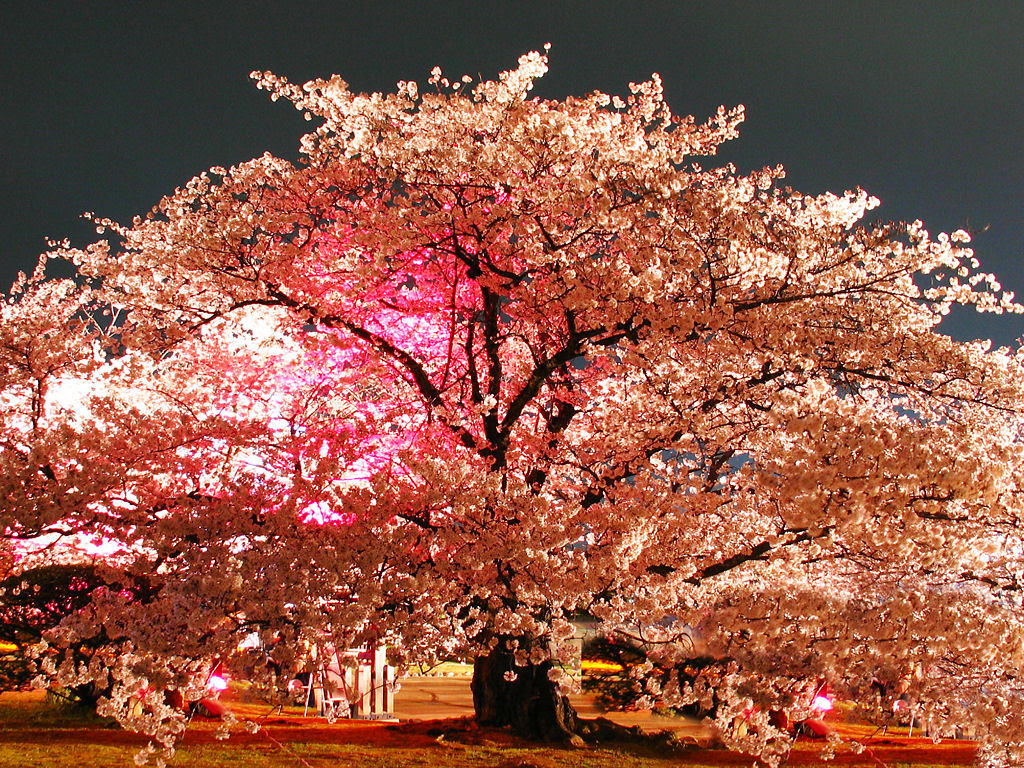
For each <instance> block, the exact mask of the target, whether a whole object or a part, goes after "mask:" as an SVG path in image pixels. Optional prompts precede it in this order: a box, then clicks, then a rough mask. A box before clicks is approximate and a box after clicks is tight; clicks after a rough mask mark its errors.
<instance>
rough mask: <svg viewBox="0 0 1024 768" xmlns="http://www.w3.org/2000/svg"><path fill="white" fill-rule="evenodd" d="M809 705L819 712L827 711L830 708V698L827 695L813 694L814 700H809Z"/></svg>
mask: <svg viewBox="0 0 1024 768" xmlns="http://www.w3.org/2000/svg"><path fill="white" fill-rule="evenodd" d="M811 707H812V708H814V709H816V710H818V711H819V712H828V711H829V710H830V709H832V700H831V699H830V698H828V696H815V697H814V701H812V702H811Z"/></svg>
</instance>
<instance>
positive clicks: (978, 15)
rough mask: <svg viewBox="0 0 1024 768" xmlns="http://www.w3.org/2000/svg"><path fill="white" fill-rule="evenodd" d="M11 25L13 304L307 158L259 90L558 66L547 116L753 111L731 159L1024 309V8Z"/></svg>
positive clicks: (332, 13)
mask: <svg viewBox="0 0 1024 768" xmlns="http://www.w3.org/2000/svg"><path fill="white" fill-rule="evenodd" d="M12 5H13V4H12V3H7V4H5V8H6V10H4V11H2V12H0V30H2V31H0V36H2V39H0V43H2V45H0V62H2V64H0V66H2V83H3V85H2V91H0V98H2V99H3V108H2V110H0V120H2V123H0V138H2V142H0V153H2V154H0V162H2V170H3V181H4V184H3V186H2V191H0V195H2V205H0V231H2V232H3V234H4V245H3V251H2V259H0V283H2V284H3V286H4V287H6V286H7V285H9V284H10V282H11V280H13V278H14V275H15V273H16V272H17V271H18V270H19V269H23V270H31V268H32V267H33V266H34V264H35V260H36V255H37V254H38V253H39V252H40V251H41V250H44V248H45V238H46V237H54V238H63V237H70V238H71V239H72V241H73V242H75V243H76V244H80V245H81V244H85V243H86V242H88V241H89V240H91V239H92V237H93V234H92V230H91V228H90V227H89V226H88V225H87V224H85V223H84V222H82V221H81V220H80V219H79V218H78V217H79V215H80V214H81V213H82V212H83V211H86V210H91V211H95V212H96V213H97V214H99V215H103V216H110V217H112V218H115V219H120V220H127V219H129V218H130V217H131V216H132V215H134V214H137V213H142V212H144V211H146V210H148V209H149V208H150V207H151V206H152V205H153V204H154V203H155V202H156V201H157V200H158V199H159V197H160V196H161V195H163V194H165V193H167V192H170V191H172V190H173V189H174V188H175V187H176V186H179V185H181V184H183V183H184V182H185V181H187V180H188V179H189V178H190V177H192V176H194V175H195V174H197V173H199V172H201V171H203V170H205V169H207V168H209V167H210V166H212V165H230V164H232V163H236V162H239V161H242V160H246V159H248V158H250V157H253V156H256V155H259V154H261V153H263V152H264V151H270V152H272V153H274V154H278V155H281V156H284V157H287V158H290V159H294V158H295V156H296V151H295V148H296V146H297V143H298V138H299V136H300V135H301V134H302V133H304V132H305V131H306V130H308V128H309V125H308V124H307V123H305V122H304V121H303V120H302V118H301V116H300V115H299V113H297V112H296V111H295V110H293V109H292V108H291V107H290V105H285V104H282V103H277V104H272V103H271V102H270V101H269V99H268V98H267V96H266V94H265V93H263V92H260V91H257V90H256V89H255V88H254V87H253V85H252V83H251V82H250V81H249V79H248V73H249V72H250V71H251V70H253V69H269V70H271V71H273V72H276V73H278V74H281V75H284V76H286V77H288V78H289V79H291V80H293V81H296V82H300V83H301V82H304V81H306V80H308V79H310V78H312V77H319V76H328V75H330V74H332V73H337V74H339V75H341V76H342V77H343V78H345V79H346V80H347V81H348V82H349V83H350V84H351V86H352V87H353V88H354V89H356V90H360V91H366V90H384V91H388V90H391V89H393V87H394V84H395V82H396V81H398V80H409V79H414V80H417V81H419V82H420V83H421V85H424V84H425V81H426V79H427V77H428V76H429V71H430V69H431V67H432V66H434V65H440V66H441V67H442V68H443V69H444V70H445V72H446V73H447V74H450V75H455V76H459V75H462V74H464V73H467V74H471V75H473V76H476V75H478V74H481V75H483V76H484V77H487V78H490V77H493V76H495V75H496V74H497V73H498V72H499V71H500V70H503V69H510V68H512V67H514V66H515V62H516V59H517V58H518V56H519V55H521V54H523V53H525V52H527V51H529V50H536V49H539V48H540V47H541V46H543V44H544V43H546V42H551V43H552V50H551V72H550V74H549V75H548V76H547V77H546V78H544V80H543V81H541V83H540V85H539V87H538V89H537V91H536V93H537V95H539V96H542V97H552V98H560V97H564V96H566V95H568V94H584V93H588V92H590V91H593V90H595V89H599V90H603V91H606V92H609V93H619V94H625V93H627V85H628V83H629V82H630V81H631V80H632V81H639V80H643V79H646V78H647V77H649V75H650V74H651V72H658V73H660V74H661V75H662V77H663V78H664V81H665V88H666V96H667V98H668V100H669V103H670V104H671V105H672V107H673V109H674V110H675V111H676V112H678V113H683V114H686V113H689V114H693V115H695V116H697V117H698V118H703V117H706V116H708V115H710V114H711V113H713V112H714V110H715V109H716V108H717V107H718V105H719V104H725V105H728V106H731V105H734V104H737V103H742V104H745V105H746V107H747V122H746V124H745V125H744V126H743V128H742V129H741V130H742V134H741V138H740V139H739V140H737V141H735V142H732V144H731V145H730V146H729V147H728V148H727V150H726V151H725V152H724V155H723V156H724V158H725V159H727V160H731V161H733V162H735V163H736V164H737V165H738V166H739V167H740V169H741V170H748V169H750V168H753V167H761V166H764V165H775V164H779V163H781V164H783V165H784V166H786V168H787V170H788V183H789V184H790V185H792V186H794V187H796V188H798V189H801V190H803V191H806V192H821V191H824V190H833V191H836V192H841V191H843V190H845V189H849V188H853V187H856V186H860V187H863V188H865V189H867V190H868V191H869V192H870V193H871V194H873V195H875V196H876V197H878V198H880V199H881V200H882V203H883V205H882V207H881V209H880V210H879V211H878V212H877V215H878V216H879V217H880V218H884V219H894V220H912V219H916V218H920V219H922V220H923V221H924V222H925V224H926V225H927V226H928V228H929V229H930V230H931V231H932V232H933V233H934V232H938V231H942V230H945V231H948V230H952V229H956V228H959V227H964V228H966V229H968V230H971V231H974V232H976V233H977V236H976V240H975V248H976V251H977V254H978V256H979V258H980V259H981V261H982V266H983V268H985V269H988V270H990V271H993V272H995V273H996V274H997V275H998V276H999V277H1000V279H1001V280H1002V282H1003V285H1004V287H1005V288H1007V289H1009V290H1013V291H1015V292H1016V293H1017V294H1018V296H1021V297H1024V3H1022V2H1019V0H1015V1H1014V2H995V1H994V0H986V2H981V3H974V2H938V1H937V0H928V2H893V1H892V0H890V1H889V2H847V3H840V2H824V1H823V2H818V3H810V2H789V3H762V2H749V3H741V2H723V1H722V0H718V1H717V2H685V0H673V1H671V2H643V1H642V0H636V1H634V2H606V1H604V0H589V1H588V2H561V3H559V2H554V1H553V0H552V1H551V2H527V1H524V0H518V1H517V2H495V1H494V0H490V1H488V2H478V3H470V2H437V3H429V2H416V3H412V2H387V0H377V1H376V2H372V1H367V2H333V3H309V4H306V3H284V2H280V3H264V2H244V0H239V1H238V2H234V3H230V4H228V3H225V4H223V8H219V9H218V7H217V6H218V4H216V3H213V4H211V3H204V4H203V5H202V9H200V5H199V4H198V3H195V4H193V3H186V2H178V3H142V2H139V3H133V4H131V5H130V6H129V5H124V6H120V5H118V4H116V3H110V2H97V3H84V2H83V3H73V4H72V3H66V4H65V3H56V2H55V3H42V2H39V3H23V4H22V7H21V8H20V9H17V8H12V7H11V6H12ZM943 328H944V329H945V330H946V331H947V332H949V333H951V334H952V335H954V336H955V337H957V338H978V337H986V338H992V339H994V340H995V341H996V343H998V344H1010V343H1013V342H1014V340H1015V339H1017V338H1018V337H1020V336H1021V335H1022V334H1024V319H1022V318H1021V317H1020V316H1009V317H1005V318H992V317H991V316H978V315H976V314H975V313H973V312H961V313H958V314H956V315H954V316H952V317H951V318H950V320H949V321H948V322H947V323H946V324H944V326H943Z"/></svg>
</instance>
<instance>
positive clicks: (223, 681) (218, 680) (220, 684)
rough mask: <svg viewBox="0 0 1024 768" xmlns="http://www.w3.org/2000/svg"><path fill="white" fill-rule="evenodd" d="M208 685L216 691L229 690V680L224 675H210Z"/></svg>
mask: <svg viewBox="0 0 1024 768" xmlns="http://www.w3.org/2000/svg"><path fill="white" fill-rule="evenodd" d="M206 684H207V685H208V686H209V687H210V688H212V689H213V690H215V691H226V690H227V689H228V681H227V678H226V677H223V676H222V675H210V679H209V680H207V681H206Z"/></svg>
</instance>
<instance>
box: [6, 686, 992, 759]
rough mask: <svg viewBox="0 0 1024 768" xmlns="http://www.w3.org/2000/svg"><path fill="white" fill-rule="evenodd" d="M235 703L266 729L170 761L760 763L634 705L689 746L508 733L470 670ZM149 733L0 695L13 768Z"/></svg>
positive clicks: (946, 752) (872, 744) (865, 731)
mask: <svg viewBox="0 0 1024 768" xmlns="http://www.w3.org/2000/svg"><path fill="white" fill-rule="evenodd" d="M574 703H575V704H576V706H577V708H578V709H579V710H580V712H581V715H582V716H584V717H596V716H598V715H600V714H602V713H600V712H598V710H597V708H596V706H595V705H594V702H593V700H592V699H590V698H587V697H580V698H577V699H576V700H575V702H574ZM229 704H230V706H231V708H232V710H233V711H234V712H235V713H236V714H237V715H238V716H239V718H241V719H249V720H255V721H258V722H259V723H261V725H262V728H261V730H260V731H259V732H258V733H255V734H248V733H236V734H235V735H233V736H232V737H231V739H230V740H229V741H227V742H222V741H219V740H218V739H217V738H216V731H217V725H216V724H215V723H213V722H210V721H199V720H197V721H194V722H193V723H192V724H191V726H190V728H189V731H188V733H187V735H186V737H185V740H184V743H183V744H182V747H181V749H180V750H179V752H178V754H177V756H176V757H175V758H174V760H173V761H172V763H171V765H172V766H187V767H188V768H214V766H218V767H219V766H245V768H326V767H327V766H330V768H347V766H352V768H356V767H357V766H358V768H405V767H406V766H409V767H412V766H437V767H438V768H484V767H485V766H486V767H487V768H491V767H492V766H496V767H497V768H670V766H671V767H672V768H676V767H677V766H681V765H685V766H695V767H697V768H699V767H700V766H725V765H750V764H751V762H752V761H751V759H750V758H749V757H747V756H744V755H739V754H735V753H730V752H726V751H724V750H721V749H715V748H713V747H712V742H713V736H712V734H711V732H710V731H709V730H708V729H707V728H706V727H704V726H702V725H701V724H699V723H697V722H695V721H692V720H687V719H682V718H669V717H659V716H657V715H653V714H651V713H624V714H616V715H614V716H613V717H614V719H615V720H616V721H618V722H620V723H621V724H624V725H639V726H641V727H642V728H643V729H644V730H645V731H658V730H665V729H669V730H672V731H674V732H676V734H677V736H678V737H679V739H680V740H681V741H682V742H683V743H684V744H685V745H686V746H685V747H682V748H680V747H675V748H668V747H659V746H656V745H650V744H646V745H645V744H635V743H634V744H631V743H614V744H607V745H597V746H589V747H586V748H582V749H574V748H572V747H562V746H551V745H537V744H532V743H526V742H523V741H520V740H517V739H515V738H513V737H512V736H510V735H509V734H508V733H506V732H504V731H500V730H494V729H481V728H476V727H474V725H473V724H472V721H471V720H470V718H469V716H470V715H471V714H472V703H471V699H470V696H469V685H468V680H467V679H465V678H464V677H428V676H422V677H413V678H410V679H407V680H406V681H404V683H403V686H402V689H401V690H400V691H399V692H398V694H397V695H396V700H395V713H396V715H397V716H398V717H399V720H400V722H398V723H385V722H365V721H346V722H337V723H334V724H330V723H328V722H327V721H326V720H324V719H323V718H318V717H303V716H302V708H301V707H299V708H287V709H285V710H284V711H283V712H282V711H276V710H272V709H271V708H270V707H269V706H266V705H263V704H258V703H242V702H239V701H238V700H237V697H236V700H234V701H231V700H230V697H229ZM836 727H838V728H839V730H840V732H841V733H843V735H846V736H849V737H851V738H856V739H857V740H859V741H861V742H862V743H864V744H865V745H866V746H867V747H868V749H867V750H866V751H865V752H864V753H862V754H860V755H856V754H854V753H853V752H852V751H850V750H849V749H845V748H842V749H840V750H839V752H838V753H837V755H836V757H835V759H834V761H833V764H835V765H840V766H875V767H876V768H877V767H878V766H886V767H887V768H934V767H936V766H949V765H963V766H967V765H971V764H972V763H973V760H974V752H975V745H974V744H973V743H972V742H968V741H946V742H941V743H939V744H933V743H932V742H931V740H929V739H922V738H908V737H907V735H906V729H898V730H897V731H893V730H891V729H890V730H889V731H888V733H886V734H884V735H882V734H878V733H875V734H872V731H873V730H874V729H873V728H870V727H868V726H863V725H860V726H858V725H850V724H846V723H843V724H839V723H837V724H836ZM145 741H146V740H145V739H144V738H141V737H139V736H136V735H134V734H130V733H126V732H124V731H121V730H119V729H117V728H111V727H109V726H107V725H106V724H105V723H103V722H100V721H97V720H89V719H83V718H81V717H80V716H76V715H71V714H67V713H61V712H56V713H55V712H54V711H53V710H52V709H47V708H46V707H45V704H44V702H43V698H42V694H39V693H10V692H9V693H4V694H0V765H2V766H5V768H82V767H83V766H90V768H108V767H109V768H128V766H131V765H133V762H132V758H133V756H134V755H135V753H136V752H138V750H139V748H140V747H142V746H143V745H144V744H145ZM821 748H822V742H821V741H801V742H798V744H797V748H796V749H795V750H794V752H793V754H792V755H791V756H790V759H789V761H788V763H787V765H793V766H797V765H819V764H820V763H821V762H822V756H821Z"/></svg>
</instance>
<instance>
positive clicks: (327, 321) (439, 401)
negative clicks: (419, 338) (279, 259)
mask: <svg viewBox="0 0 1024 768" xmlns="http://www.w3.org/2000/svg"><path fill="white" fill-rule="evenodd" d="M267 292H268V293H269V294H270V295H271V296H273V297H274V298H275V299H277V300H278V302H280V303H281V304H283V305H284V306H287V307H290V308H292V309H295V310H297V311H299V312H302V313H304V314H305V315H307V316H308V317H309V318H310V319H311V320H313V321H315V322H317V323H319V324H321V325H323V326H326V327H328V328H340V329H342V330H346V331H348V332H349V333H351V334H352V335H353V336H355V337H356V338H357V339H361V340H363V341H365V342H366V343H367V344H369V345H370V346H372V347H373V348H374V349H376V350H377V351H378V352H381V353H382V354H384V355H385V356H387V357H389V358H390V359H392V360H394V361H395V362H397V363H398V364H399V365H401V366H402V367H403V368H404V369H405V370H406V372H407V373H408V374H409V377H410V378H411V379H412V383H413V384H414V385H415V386H416V389H417V390H419V393H420V396H421V397H422V398H423V400H424V401H425V402H426V403H427V405H429V406H432V407H434V408H439V409H441V411H442V413H443V414H444V415H443V416H439V417H438V420H439V421H441V423H442V424H444V425H445V426H447V427H448V429H449V430H450V431H451V432H452V434H454V435H455V436H456V437H458V438H459V441H460V442H461V443H462V444H463V445H464V446H466V447H467V448H469V449H471V450H473V451H476V452H477V453H479V452H480V447H479V446H478V445H477V441H476V438H474V437H473V435H472V433H470V432H469V431H468V430H467V429H466V428H465V427H463V426H461V425H459V424H453V423H452V422H451V421H449V419H448V415H447V413H446V412H445V409H444V400H443V398H442V397H441V393H440V391H439V390H438V389H437V387H435V386H434V382H432V381H431V380H430V376H428V375H427V372H426V371H425V370H423V366H422V365H420V364H419V362H418V361H417V360H416V358H414V357H413V356H412V355H410V354H409V353H408V352H406V351H405V350H404V349H401V348H400V347H397V346H395V345H394V344H392V343H391V342H390V341H388V340H387V339H385V338H384V337H382V336H380V335H378V334H376V333H374V332H373V331H370V330H367V329H366V328H363V327H362V326H359V325H356V324H355V323H353V322H352V321H350V320H346V319H345V318H344V317H339V316H337V315H325V314H324V313H322V312H320V311H319V310H318V309H316V308H315V307H311V306H309V305H308V304H303V303H302V302H299V301H296V300H295V299H293V298H292V297H291V296H289V295H287V294H286V293H284V292H283V291H281V290H280V289H279V288H277V287H275V286H271V285H268V286H267Z"/></svg>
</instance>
